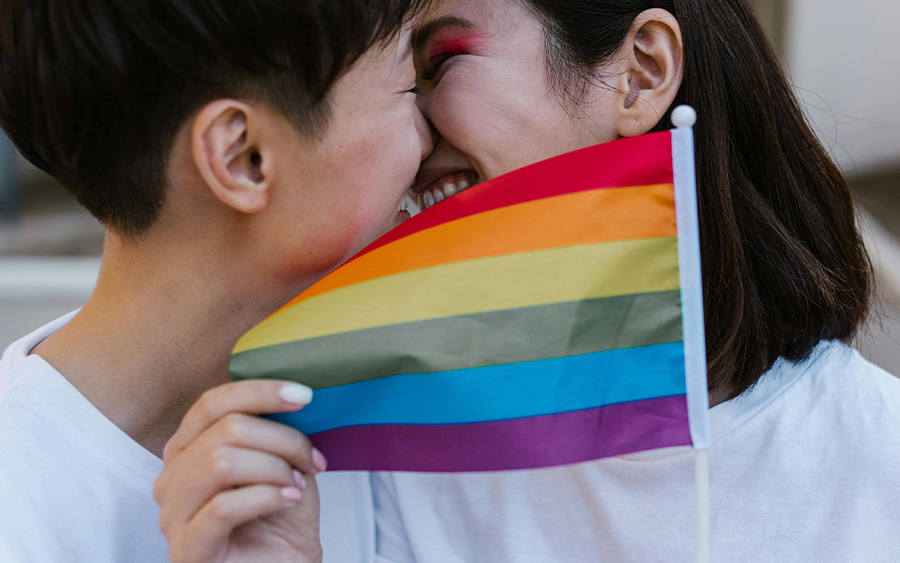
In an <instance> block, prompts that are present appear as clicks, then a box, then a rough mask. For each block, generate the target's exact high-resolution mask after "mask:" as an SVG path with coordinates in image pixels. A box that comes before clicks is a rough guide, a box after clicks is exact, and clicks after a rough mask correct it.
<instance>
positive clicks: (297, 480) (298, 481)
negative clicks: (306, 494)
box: [294, 469, 306, 491]
mask: <svg viewBox="0 0 900 563" xmlns="http://www.w3.org/2000/svg"><path fill="white" fill-rule="evenodd" d="M294 484H295V485H297V488H298V489H300V490H301V491H305V490H306V477H304V476H303V473H300V472H299V471H297V470H296V469H295V470H294Z"/></svg>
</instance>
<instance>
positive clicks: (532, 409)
mask: <svg viewBox="0 0 900 563" xmlns="http://www.w3.org/2000/svg"><path fill="white" fill-rule="evenodd" d="M694 184H695V182H694V166H693V140H692V132H691V130H690V129H686V130H681V129H677V130H673V131H669V132H663V133H655V134H650V135H645V136H642V137H637V138H631V139H623V140H618V141H615V142H611V143H606V144H602V145H598V146H594V147H591V148H587V149H583V150H579V151H576V152H572V153H569V154H565V155H562V156H559V157H555V158H552V159H549V160H547V161H544V162H540V163H537V164H534V165H532V166H528V167H526V168H523V169H520V170H517V171H514V172H511V173H509V174H506V175H504V176H502V177H499V178H496V179H494V180H491V181H489V182H485V183H483V184H480V185H478V186H475V187H472V188H470V189H468V190H466V191H463V192H461V193H459V194H457V195H455V196H453V197H452V198H450V199H447V200H445V201H443V202H441V203H438V204H437V205H435V206H434V207H432V208H430V209H428V210H426V211H424V212H423V213H420V214H419V215H417V216H415V217H413V218H412V219H410V220H408V221H406V222H405V223H403V224H402V225H400V226H399V227H397V228H396V229H394V230H393V231H391V232H390V233H388V234H386V235H385V236H383V237H382V238H380V239H379V240H377V241H376V242H374V243H372V244H371V245H370V246H369V247H367V248H366V249H364V250H363V251H362V252H360V253H359V254H357V255H356V256H355V257H354V258H352V259H351V260H349V261H348V262H347V263H345V264H344V265H342V266H341V267H340V268H338V269H336V270H335V271H334V272H332V273H331V274H330V275H328V276H327V277H325V278H324V279H322V280H321V281H320V282H319V283H318V284H316V285H314V286H313V287H311V288H310V289H309V290H307V291H306V292H304V293H303V294H301V295H300V296H298V297H297V298H296V299H294V300H293V301H291V302H290V303H288V304H287V305H285V306H284V307H283V308H282V309H281V310H279V311H278V312H277V313H275V314H274V315H272V316H271V317H269V318H268V319H267V320H265V321H264V322H263V323H261V324H260V325H258V326H257V327H255V328H254V329H253V330H251V331H250V332H249V333H248V334H247V335H246V336H244V338H243V339H242V340H241V341H240V342H239V343H238V345H237V346H236V348H235V350H234V354H233V356H232V358H231V366H230V367H231V372H232V377H233V378H234V379H248V378H272V379H282V380H293V381H298V382H300V383H303V384H305V385H308V386H310V387H312V388H313V389H314V390H315V392H314V398H313V401H312V403H311V404H310V405H309V406H307V407H306V408H304V409H303V410H301V411H299V412H296V413H288V414H283V415H275V416H273V417H272V418H274V419H275V420H278V421H281V422H284V423H285V424H288V425H291V426H293V427H295V428H297V429H299V430H300V431H302V432H304V433H305V434H307V435H308V436H309V437H310V438H311V439H312V441H313V443H314V444H315V445H316V446H317V447H318V448H319V449H320V450H322V452H323V453H324V454H325V455H326V457H327V458H328V460H329V468H330V469H333V470H392V471H440V472H455V471H493V470H510V469H524V468H535V467H549V466H556V465H564V464H570V463H575V462H581V461H587V460H593V459H599V458H603V457H609V456H616V455H622V454H627V453H631V452H636V451H642V450H649V449H655V448H663V447H672V446H686V445H694V446H698V447H699V446H705V444H706V443H707V442H708V430H707V429H706V416H707V413H706V408H707V399H706V361H705V351H704V348H703V347H704V343H703V312H702V298H701V295H700V273H699V243H698V235H697V217H696V199H695V198H696V195H695V187H694Z"/></svg>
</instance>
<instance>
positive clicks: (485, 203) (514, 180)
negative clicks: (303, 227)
mask: <svg viewBox="0 0 900 563" xmlns="http://www.w3.org/2000/svg"><path fill="white" fill-rule="evenodd" d="M673 178H674V173H673V171H672V135H671V133H670V132H668V131H664V132H662V133H653V134H650V135H641V136H639V137H630V138H627V139H620V140H617V141H613V142H610V143H603V144H600V145H595V146H593V147H588V148H585V149H581V150H579V151H575V152H571V153H567V154H564V155H561V156H557V157H555V158H551V159H549V160H545V161H542V162H538V163H536V164H532V165H531V166H526V167H525V168H521V169H519V170H515V171H513V172H510V173H509V174H504V175H503V176H500V177H498V178H494V179H493V180H491V181H489V182H485V183H483V184H480V185H478V186H475V187H473V188H469V189H468V190H466V191H464V192H462V193H459V194H457V195H455V196H453V197H451V198H450V199H447V200H446V201H443V202H441V203H440V204H439V205H435V206H434V207H432V208H431V209H428V211H427V212H426V213H422V214H420V215H417V216H416V217H413V218H412V219H410V220H408V221H406V222H405V223H403V224H401V225H400V226H398V227H397V228H395V229H393V230H392V231H390V232H389V233H387V234H386V235H384V236H382V237H381V238H379V239H378V240H376V241H375V242H373V243H372V244H370V245H369V246H367V247H366V248H364V249H363V250H361V251H360V252H359V253H357V254H356V255H355V256H354V257H353V258H351V260H354V259H356V258H358V257H360V256H362V255H364V254H367V253H369V252H371V251H373V250H375V249H376V248H379V247H382V246H384V245H386V244H390V243H392V242H394V241H396V240H398V239H401V238H403V237H406V236H409V235H411V234H413V233H417V232H419V231H424V230H425V229H429V228H431V227H434V226H436V225H440V224H441V223H447V222H449V221H453V220H456V219H459V218H460V217H466V216H469V215H475V214H476V213H482V212H484V211H490V210H492V209H497V208H500V207H506V206H509V205H515V204H517V203H524V202H527V201H532V200H536V199H543V198H546V197H553V196H558V195H563V194H569V193H574V192H579V191H583V190H595V189H601V188H625V187H631V186H648V185H653V184H670V183H672V182H673V181H674V180H673Z"/></svg>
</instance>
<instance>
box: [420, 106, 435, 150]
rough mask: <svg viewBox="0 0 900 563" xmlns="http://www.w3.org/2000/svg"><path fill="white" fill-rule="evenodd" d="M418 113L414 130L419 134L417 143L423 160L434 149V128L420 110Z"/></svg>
mask: <svg viewBox="0 0 900 563" xmlns="http://www.w3.org/2000/svg"><path fill="white" fill-rule="evenodd" d="M416 113H418V118H417V121H416V130H417V132H418V134H419V144H420V145H421V146H422V160H423V161H424V160H425V159H427V158H428V157H429V156H431V153H432V152H433V151H434V128H433V127H432V126H431V123H429V121H428V120H427V119H425V116H424V115H422V113H421V112H416Z"/></svg>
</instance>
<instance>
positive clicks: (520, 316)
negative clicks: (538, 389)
mask: <svg viewBox="0 0 900 563" xmlns="http://www.w3.org/2000/svg"><path fill="white" fill-rule="evenodd" d="M680 303H681V297H680V292H679V291H678V290H673V291H661V292H654V293H637V294H630V295H617V296H614V297H604V298H599V299H590V300H585V301H575V302H567V303H555V304H551V305H539V306H535V307H525V308H520V309H508V310H502V311H491V312H487V313H476V314H471V315H463V316H458V317H445V318H440V319H429V320H425V321H416V322H409V323H402V324H396V325H390V326H384V327H377V328H371V329H364V330H358V331H354V332H349V333H342V334H336V335H330V336H323V337H318V338H311V339H308V340H300V341H296V342H289V343H285V344H278V345H274V346H269V347H265V348H258V349H254V350H249V351H246V352H241V353H239V354H236V355H234V356H232V358H231V366H230V367H231V373H232V377H233V378H234V379H249V378H266V379H285V380H293V381H299V382H302V383H303V384H305V385H309V386H310V387H313V388H314V389H321V388H325V387H332V386H336V385H344V384H348V383H355V382H358V381H365V380H369V379H375V378H378V377H384V376H388V375H396V374H411V373H433V372H440V371H448V370H458V369H466V368H473V367H481V366H490V365H499V364H507V363H513V362H527V361H533V360H540V359H545V358H558V357H563V356H571V355H578V354H588V353H592V352H602V351H607V350H613V349H617V348H634V347H637V346H649V345H653V344H664V343H671V342H680V341H681V339H682V334H681V305H680ZM298 366H302V368H299V369H302V372H300V371H298Z"/></svg>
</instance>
